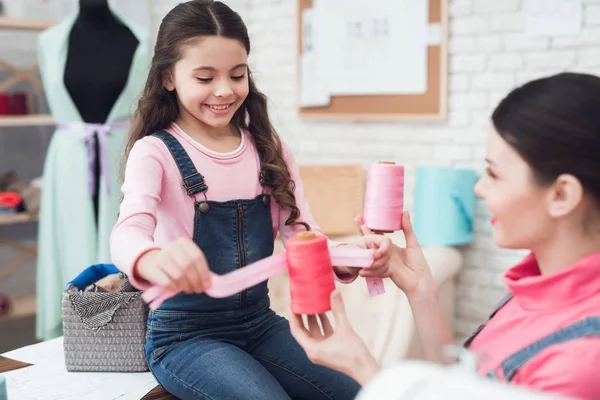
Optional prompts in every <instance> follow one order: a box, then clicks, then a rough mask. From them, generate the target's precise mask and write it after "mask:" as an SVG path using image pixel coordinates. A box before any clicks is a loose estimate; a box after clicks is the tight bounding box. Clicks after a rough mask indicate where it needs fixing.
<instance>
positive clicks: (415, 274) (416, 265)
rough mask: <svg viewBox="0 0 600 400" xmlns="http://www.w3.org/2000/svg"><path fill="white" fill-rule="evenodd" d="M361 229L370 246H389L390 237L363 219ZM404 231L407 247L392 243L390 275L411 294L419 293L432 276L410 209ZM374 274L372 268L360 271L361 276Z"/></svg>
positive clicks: (360, 222) (405, 291)
mask: <svg viewBox="0 0 600 400" xmlns="http://www.w3.org/2000/svg"><path fill="white" fill-rule="evenodd" d="M359 229H360V231H361V233H362V234H363V235H364V236H363V238H362V239H363V240H364V241H365V243H366V244H367V246H369V248H378V247H379V246H384V245H385V246H387V243H386V241H389V238H386V237H385V236H382V235H375V234H373V232H372V231H371V230H370V229H369V228H368V227H367V226H366V225H364V224H362V219H359ZM402 231H403V232H404V237H405V239H406V247H404V248H400V247H398V246H395V245H392V248H391V250H390V252H389V253H390V256H389V262H388V264H389V270H390V271H391V272H390V275H389V276H390V277H391V279H392V281H393V282H394V283H395V284H396V286H398V287H399V288H400V289H401V290H402V291H404V293H406V295H407V296H410V295H412V294H416V293H418V291H419V290H420V289H421V288H422V286H423V285H424V284H429V283H430V280H431V279H432V276H431V270H430V269H429V265H428V264H427V260H426V259H425V255H424V254H423V250H422V249H421V245H420V244H419V241H418V240H417V237H416V236H415V232H414V230H413V227H412V224H411V222H410V215H409V213H408V211H405V212H404V213H403V214H402ZM372 274H373V271H371V269H363V270H361V271H360V275H361V276H373V275H372ZM378 276H381V275H378Z"/></svg>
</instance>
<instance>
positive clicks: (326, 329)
mask: <svg viewBox="0 0 600 400" xmlns="http://www.w3.org/2000/svg"><path fill="white" fill-rule="evenodd" d="M331 311H332V313H333V317H334V318H335V324H336V328H335V331H334V329H333V327H332V326H331V323H330V321H329V319H328V318H327V316H326V315H325V314H320V315H319V316H318V317H317V316H315V315H307V316H306V319H307V325H308V328H306V327H305V326H304V322H303V320H302V316H301V315H296V314H292V317H291V319H290V329H291V332H292V335H293V336H294V338H295V339H296V341H297V342H298V343H299V344H300V346H301V347H302V348H303V349H304V351H305V352H306V355H307V356H308V358H309V359H310V360H311V361H312V362H313V363H315V364H319V365H323V366H325V367H328V368H331V369H334V370H336V371H339V372H342V373H344V374H346V375H348V376H350V377H351V378H353V379H354V380H356V381H357V382H358V383H359V384H361V385H363V386H364V385H365V384H366V383H367V382H368V381H369V380H370V379H371V378H372V377H373V376H374V375H375V374H376V373H377V372H378V371H379V366H378V365H377V362H376V361H375V358H373V356H372V355H371V353H369V350H368V349H367V346H366V344H365V343H364V342H363V341H362V339H361V338H360V337H359V336H358V335H357V334H356V332H354V330H353V329H352V326H351V325H350V322H349V321H348V317H347V316H346V312H345V310H344V303H343V301H342V297H341V295H340V293H339V292H338V291H333V292H332V294H331ZM317 318H318V319H319V320H320V321H321V325H322V327H323V330H322V331H321V328H320V327H319V323H318V321H317Z"/></svg>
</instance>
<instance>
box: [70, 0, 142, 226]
mask: <svg viewBox="0 0 600 400" xmlns="http://www.w3.org/2000/svg"><path fill="white" fill-rule="evenodd" d="M137 46H138V40H137V38H136V37H135V35H134V34H133V33H132V32H131V31H130V30H129V28H127V27H126V26H125V25H124V24H123V23H121V21H119V20H118V19H117V18H116V17H115V16H114V14H113V13H112V12H111V10H110V8H109V6H108V0H79V15H78V16H77V19H76V20H75V24H74V25H73V28H72V30H71V33H70V35H69V44H68V54H67V61H66V65H65V72H64V82H65V87H66V89H67V92H68V93H69V95H70V96H71V99H72V100H73V103H74V104H75V106H76V107H77V110H78V111H79V114H80V115H81V118H82V119H83V121H84V122H88V123H104V122H106V119H107V118H108V116H109V114H110V111H111V110H112V108H113V106H114V104H115V102H116V101H117V99H118V97H119V95H120V94H121V92H122V91H123V89H124V87H125V84H126V83H127V78H128V77H129V71H130V68H131V63H132V61H133V55H134V53H135V51H136V49H137ZM97 143H98V141H97V139H96V160H98V146H97ZM95 173H96V190H95V193H96V195H94V199H93V200H94V210H95V214H96V217H97V215H98V195H97V193H98V189H99V183H100V179H99V177H98V175H99V174H100V171H99V164H98V162H96V166H95Z"/></svg>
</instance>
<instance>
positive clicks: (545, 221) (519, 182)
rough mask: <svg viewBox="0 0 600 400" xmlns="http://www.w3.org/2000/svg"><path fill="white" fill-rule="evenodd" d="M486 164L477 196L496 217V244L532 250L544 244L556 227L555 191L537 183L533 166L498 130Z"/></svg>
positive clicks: (490, 139) (493, 133) (491, 139)
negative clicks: (551, 196) (552, 201)
mask: <svg viewBox="0 0 600 400" xmlns="http://www.w3.org/2000/svg"><path fill="white" fill-rule="evenodd" d="M486 163H487V169H486V171H485V174H484V175H483V176H482V177H481V179H480V180H479V182H477V185H476V186H475V193H476V194H477V196H479V197H481V198H482V199H483V200H485V202H486V205H487V207H488V208H489V210H490V212H491V214H492V221H491V222H492V226H493V238H494V242H495V243H496V245H498V246H499V247H503V248H509V249H532V248H535V247H536V246H537V245H538V244H539V243H543V242H544V241H545V240H546V239H547V237H548V235H550V234H551V232H552V228H553V219H552V218H551V216H550V215H549V213H548V199H549V191H550V190H551V189H550V188H546V187H541V186H540V185H538V184H536V182H535V181H534V178H533V173H532V170H531V168H530V167H529V165H528V164H527V163H526V162H525V160H523V158H521V156H520V155H519V154H518V153H517V152H516V150H515V149H514V148H512V147H511V146H510V145H509V144H508V143H507V142H506V141H505V140H504V139H503V138H502V137H501V136H500V135H499V134H498V133H497V132H496V130H495V129H492V131H491V132H490V134H489V137H488V142H487V149H486Z"/></svg>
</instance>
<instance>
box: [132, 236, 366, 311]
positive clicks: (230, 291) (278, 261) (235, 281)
mask: <svg viewBox="0 0 600 400" xmlns="http://www.w3.org/2000/svg"><path fill="white" fill-rule="evenodd" d="M329 254H330V257H331V263H332V265H337V266H342V265H343V266H345V267H353V268H368V267H370V266H371V265H372V264H373V260H374V256H375V251H374V250H365V249H355V248H348V247H335V248H330V249H329ZM287 268H288V260H287V252H285V251H284V252H282V253H278V254H275V255H272V256H271V257H267V258H264V259H262V260H260V261H257V262H254V263H252V264H249V265H247V266H245V267H244V268H240V269H238V270H235V271H233V272H230V273H228V274H225V275H217V274H212V277H211V283H212V284H211V286H210V287H209V288H208V289H206V294H207V295H209V296H210V297H216V298H223V297H228V296H232V295H234V294H236V293H239V292H241V291H242V290H244V289H248V288H249V287H252V286H254V285H257V284H259V283H261V282H263V281H265V280H267V279H269V278H270V277H271V276H273V275H275V274H276V273H278V272H281V271H284V270H285V269H287ZM373 290H376V289H373ZM371 292H372V289H371V288H370V287H369V293H370V294H371ZM177 293H178V292H176V291H172V290H167V289H164V288H163V287H161V286H152V287H151V288H149V289H148V290H146V291H144V293H142V298H143V299H144V301H145V302H146V303H149V306H150V308H151V309H152V310H155V309H157V308H158V307H159V306H160V305H161V303H162V302H163V301H165V300H167V299H168V298H170V297H172V296H175V295H176V294H177Z"/></svg>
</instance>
